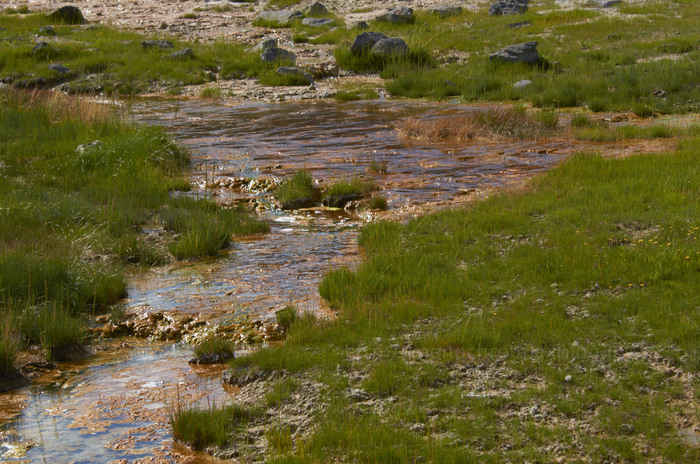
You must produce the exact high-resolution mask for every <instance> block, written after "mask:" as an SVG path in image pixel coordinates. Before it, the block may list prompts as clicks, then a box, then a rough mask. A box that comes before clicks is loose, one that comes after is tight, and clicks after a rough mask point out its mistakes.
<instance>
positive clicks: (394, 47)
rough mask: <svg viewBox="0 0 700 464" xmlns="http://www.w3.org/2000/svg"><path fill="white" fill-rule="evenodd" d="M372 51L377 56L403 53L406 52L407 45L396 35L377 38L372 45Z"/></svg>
mask: <svg viewBox="0 0 700 464" xmlns="http://www.w3.org/2000/svg"><path fill="white" fill-rule="evenodd" d="M372 53H374V54H375V55H379V56H384V57H388V56H394V55H405V54H406V53H408V45H406V42H404V41H403V40H402V39H399V38H398V37H387V38H385V39H381V40H379V41H378V42H377V43H376V44H374V46H373V47H372Z"/></svg>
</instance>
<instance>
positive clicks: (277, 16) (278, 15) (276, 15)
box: [258, 10, 304, 25]
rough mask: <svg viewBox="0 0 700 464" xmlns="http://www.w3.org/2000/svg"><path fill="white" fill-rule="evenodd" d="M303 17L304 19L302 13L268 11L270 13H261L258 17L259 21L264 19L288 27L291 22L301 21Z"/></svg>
mask: <svg viewBox="0 0 700 464" xmlns="http://www.w3.org/2000/svg"><path fill="white" fill-rule="evenodd" d="M303 17H304V15H303V14H302V13H301V12H300V11H292V10H268V11H261V12H260V15H259V16H258V19H262V20H264V21H270V22H273V23H277V24H280V25H286V24H287V23H289V22H290V21H294V20H295V19H301V18H303Z"/></svg>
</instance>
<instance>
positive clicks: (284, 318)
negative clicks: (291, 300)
mask: <svg viewBox="0 0 700 464" xmlns="http://www.w3.org/2000/svg"><path fill="white" fill-rule="evenodd" d="M275 318H276V319H277V326H278V327H279V328H280V330H281V331H282V333H287V331H288V330H289V328H290V327H291V326H292V324H294V323H295V322H296V321H297V319H299V315H298V313H297V309H296V308H295V307H294V306H287V307H285V308H284V309H280V310H279V311H277V312H275Z"/></svg>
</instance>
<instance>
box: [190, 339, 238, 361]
mask: <svg viewBox="0 0 700 464" xmlns="http://www.w3.org/2000/svg"><path fill="white" fill-rule="evenodd" d="M234 351H235V350H234V347H233V343H231V341H230V340H227V339H225V338H222V337H210V338H207V339H206V340H204V341H203V342H202V343H200V344H198V345H197V347H196V348H195V350H194V354H195V356H197V357H200V356H203V355H208V354H218V353H226V354H227V355H229V356H233V353H234Z"/></svg>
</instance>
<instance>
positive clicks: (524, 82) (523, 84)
mask: <svg viewBox="0 0 700 464" xmlns="http://www.w3.org/2000/svg"><path fill="white" fill-rule="evenodd" d="M528 85H532V81H531V80H529V79H523V80H521V81H518V82H516V83H515V84H513V88H514V89H524V88H525V87H527V86H528Z"/></svg>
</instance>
